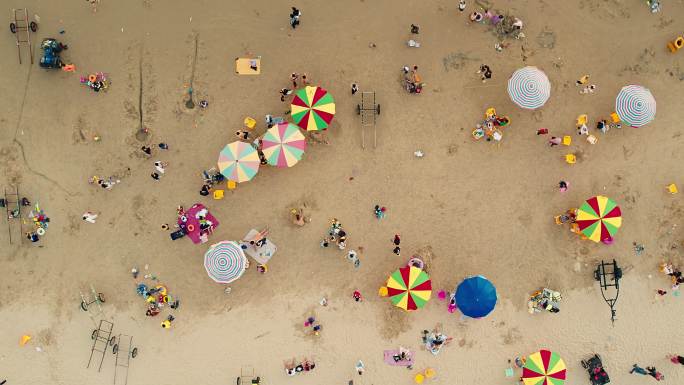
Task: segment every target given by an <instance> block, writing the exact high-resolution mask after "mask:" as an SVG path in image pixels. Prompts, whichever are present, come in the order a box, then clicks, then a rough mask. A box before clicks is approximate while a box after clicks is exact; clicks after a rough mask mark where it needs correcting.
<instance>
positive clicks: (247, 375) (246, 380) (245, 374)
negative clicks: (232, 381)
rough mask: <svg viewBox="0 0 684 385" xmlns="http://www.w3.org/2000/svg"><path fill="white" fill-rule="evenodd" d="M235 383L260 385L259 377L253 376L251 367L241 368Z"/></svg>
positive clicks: (238, 384)
mask: <svg viewBox="0 0 684 385" xmlns="http://www.w3.org/2000/svg"><path fill="white" fill-rule="evenodd" d="M236 383H237V385H260V384H261V377H259V376H257V375H255V374H254V368H253V367H251V366H247V367H242V369H240V377H238V378H237V381H236Z"/></svg>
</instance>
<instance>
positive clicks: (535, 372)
mask: <svg viewBox="0 0 684 385" xmlns="http://www.w3.org/2000/svg"><path fill="white" fill-rule="evenodd" d="M565 372H566V368H565V362H564V361H563V359H562V358H561V357H560V356H559V355H558V354H557V353H554V352H551V351H548V350H540V351H538V352H536V353H533V354H530V356H529V357H527V361H526V362H525V366H524V367H523V373H522V380H523V384H524V385H563V383H564V382H565Z"/></svg>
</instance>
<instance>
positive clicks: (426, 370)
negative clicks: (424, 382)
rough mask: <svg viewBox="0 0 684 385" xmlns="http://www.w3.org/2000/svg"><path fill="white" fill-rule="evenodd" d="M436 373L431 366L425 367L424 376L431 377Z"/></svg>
mask: <svg viewBox="0 0 684 385" xmlns="http://www.w3.org/2000/svg"><path fill="white" fill-rule="evenodd" d="M436 375H437V372H436V371H435V370H434V369H432V368H427V369H425V378H433V377H434V376H436Z"/></svg>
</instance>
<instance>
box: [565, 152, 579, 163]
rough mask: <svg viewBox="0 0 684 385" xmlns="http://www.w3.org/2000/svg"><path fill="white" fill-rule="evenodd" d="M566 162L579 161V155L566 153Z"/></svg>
mask: <svg viewBox="0 0 684 385" xmlns="http://www.w3.org/2000/svg"><path fill="white" fill-rule="evenodd" d="M565 162H566V163H568V164H575V163H577V157H576V156H575V154H565Z"/></svg>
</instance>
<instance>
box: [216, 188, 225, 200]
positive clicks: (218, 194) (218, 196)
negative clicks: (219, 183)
mask: <svg viewBox="0 0 684 385" xmlns="http://www.w3.org/2000/svg"><path fill="white" fill-rule="evenodd" d="M224 192H225V191H223V190H215V191H214V199H216V200H221V199H223V194H224Z"/></svg>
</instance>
